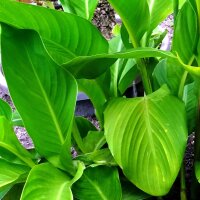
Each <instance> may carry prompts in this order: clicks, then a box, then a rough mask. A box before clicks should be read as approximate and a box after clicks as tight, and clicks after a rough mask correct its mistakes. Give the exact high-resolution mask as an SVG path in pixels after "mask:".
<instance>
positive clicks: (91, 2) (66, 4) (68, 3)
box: [60, 0, 98, 21]
mask: <svg viewBox="0 0 200 200" xmlns="http://www.w3.org/2000/svg"><path fill="white" fill-rule="evenodd" d="M60 2H61V3H62V6H63V8H64V11H65V12H69V13H73V14H76V15H78V16H80V17H83V18H85V19H87V20H89V21H90V20H91V19H92V17H93V14H94V11H95V8H96V6H97V3H98V0H79V1H77V0H61V1H60Z"/></svg>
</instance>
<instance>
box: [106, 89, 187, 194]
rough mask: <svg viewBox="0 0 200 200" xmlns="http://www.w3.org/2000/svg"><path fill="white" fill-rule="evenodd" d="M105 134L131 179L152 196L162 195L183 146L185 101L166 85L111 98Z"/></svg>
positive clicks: (176, 164)
mask: <svg viewBox="0 0 200 200" xmlns="http://www.w3.org/2000/svg"><path fill="white" fill-rule="evenodd" d="M105 136H106V140H107V142H108V145H109V149H110V150H111V153H112V155H113V157H114V158H115V160H116V162H117V163H118V164H119V166H120V167H121V168H122V170H123V172H124V174H125V175H126V177H127V178H128V179H129V180H130V181H131V182H132V183H134V184H135V185H136V186H137V187H138V188H140V189H141V190H143V191H144V192H146V193H148V194H151V195H153V196H162V195H165V194H167V193H168V192H169V190H170V188H171V186H172V184H173V182H174V181H175V179H176V176H177V174H178V172H179V169H180V166H181V163H182V159H183V156H184V151H185V147H186V141H187V125H186V116H185V107H184V104H183V102H181V101H180V100H179V99H178V98H176V97H174V96H172V95H170V93H169V91H168V89H167V88H166V87H164V88H161V89H160V90H158V91H156V92H154V93H152V94H150V95H147V96H145V97H138V98H133V99H125V98H117V99H113V100H111V102H110V103H109V104H108V106H107V108H106V110H105Z"/></svg>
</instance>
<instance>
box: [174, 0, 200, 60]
mask: <svg viewBox="0 0 200 200" xmlns="http://www.w3.org/2000/svg"><path fill="white" fill-rule="evenodd" d="M186 24H187V26H186ZM180 33H181V34H180ZM197 34H198V29H197V16H196V13H195V10H194V9H193V7H192V5H191V4H190V2H188V1H187V2H186V3H185V4H184V5H183V7H182V9H181V10H180V11H179V14H178V16H177V19H176V26H175V30H174V38H173V43H172V51H174V52H176V53H177V54H178V56H179V57H180V59H181V60H182V61H183V63H185V64H192V61H193V59H194V53H195V51H196V46H197Z"/></svg>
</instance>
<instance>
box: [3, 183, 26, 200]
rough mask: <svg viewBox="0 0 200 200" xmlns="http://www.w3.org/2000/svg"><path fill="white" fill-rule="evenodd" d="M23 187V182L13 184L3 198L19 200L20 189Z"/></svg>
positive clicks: (4, 199)
mask: <svg viewBox="0 0 200 200" xmlns="http://www.w3.org/2000/svg"><path fill="white" fill-rule="evenodd" d="M23 187H24V184H23V183H18V184H15V185H14V186H13V187H12V188H11V189H10V190H9V192H7V194H6V195H5V197H4V198H3V200H19V199H20V197H21V193H22V189H23Z"/></svg>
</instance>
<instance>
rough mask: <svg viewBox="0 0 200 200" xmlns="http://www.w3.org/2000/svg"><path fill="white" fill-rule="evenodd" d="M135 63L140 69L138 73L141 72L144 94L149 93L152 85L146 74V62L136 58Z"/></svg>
mask: <svg viewBox="0 0 200 200" xmlns="http://www.w3.org/2000/svg"><path fill="white" fill-rule="evenodd" d="M137 64H138V69H139V70H140V73H141V78H142V82H143V86H144V91H145V93H146V95H147V94H151V93H152V87H151V82H150V80H149V77H148V74H147V69H146V64H145V62H144V60H143V59H137Z"/></svg>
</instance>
